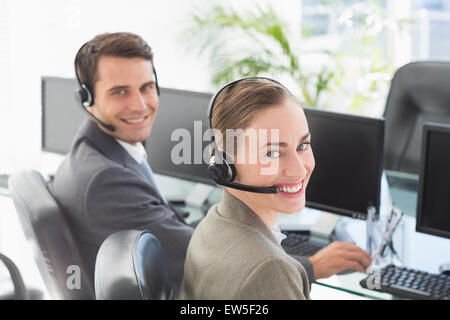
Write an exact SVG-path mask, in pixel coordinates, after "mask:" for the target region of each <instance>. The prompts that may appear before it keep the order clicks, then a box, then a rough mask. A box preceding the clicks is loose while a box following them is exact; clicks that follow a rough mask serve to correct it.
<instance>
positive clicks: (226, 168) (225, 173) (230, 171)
mask: <svg viewBox="0 0 450 320" xmlns="http://www.w3.org/2000/svg"><path fill="white" fill-rule="evenodd" d="M219 154H220V157H221V158H222V163H217V162H216V156H217V153H216V154H215V155H213V156H212V157H211V159H210V161H209V166H208V172H209V175H210V177H211V178H213V179H214V180H224V181H227V182H232V181H233V180H234V179H235V178H236V167H235V165H234V164H233V163H231V162H229V161H227V159H226V157H225V155H224V154H223V153H222V152H219Z"/></svg>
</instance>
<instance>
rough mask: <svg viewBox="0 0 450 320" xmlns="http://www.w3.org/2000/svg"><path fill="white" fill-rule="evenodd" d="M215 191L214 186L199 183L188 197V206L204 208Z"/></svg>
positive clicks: (186, 200)
mask: <svg viewBox="0 0 450 320" xmlns="http://www.w3.org/2000/svg"><path fill="white" fill-rule="evenodd" d="M213 190H214V186H210V185H206V184H203V183H197V184H196V185H195V187H194V189H193V190H192V191H191V192H190V193H189V194H188V195H187V197H186V199H185V203H186V205H187V206H189V207H193V208H202V206H203V204H204V203H205V201H206V200H207V199H208V197H209V195H210V194H211V192H212V191H213Z"/></svg>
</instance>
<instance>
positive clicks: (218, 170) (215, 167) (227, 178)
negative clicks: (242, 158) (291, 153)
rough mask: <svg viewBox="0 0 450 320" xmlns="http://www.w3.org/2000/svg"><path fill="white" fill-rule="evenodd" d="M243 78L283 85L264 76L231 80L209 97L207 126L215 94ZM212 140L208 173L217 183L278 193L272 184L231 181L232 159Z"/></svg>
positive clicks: (258, 191)
mask: <svg viewBox="0 0 450 320" xmlns="http://www.w3.org/2000/svg"><path fill="white" fill-rule="evenodd" d="M245 79H265V80H269V81H272V82H275V83H277V84H280V85H281V86H283V85H282V84H281V83H279V82H278V81H275V80H273V79H270V78H265V77H249V78H242V79H238V80H235V81H232V82H230V83H228V84H226V85H225V86H223V87H222V88H221V89H219V91H217V92H216V94H215V95H214V96H213V97H212V98H211V101H210V103H209V106H208V114H207V116H208V119H209V127H210V128H211V129H212V112H213V110H214V103H215V101H216V98H217V96H218V95H219V94H220V92H222V91H223V90H224V89H225V88H227V87H229V86H231V85H234V84H235V83H237V82H239V81H242V80H245ZM283 87H284V86H283ZM286 90H287V89H286ZM212 140H213V152H214V155H213V156H212V157H211V159H210V162H209V166H208V174H209V176H210V177H211V178H212V179H213V180H214V181H215V182H216V183H217V184H219V185H222V186H225V187H229V188H233V189H238V190H242V191H247V192H254V193H264V194H275V193H278V188H277V187H274V186H272V187H257V186H249V185H244V184H240V183H236V182H233V180H234V179H235V178H236V167H235V165H234V164H233V163H232V161H230V159H227V157H226V155H225V154H224V153H223V152H221V151H220V150H218V148H217V146H215V144H216V143H215V139H214V136H213V137H212ZM216 157H220V158H221V162H222V163H219V162H217V161H216Z"/></svg>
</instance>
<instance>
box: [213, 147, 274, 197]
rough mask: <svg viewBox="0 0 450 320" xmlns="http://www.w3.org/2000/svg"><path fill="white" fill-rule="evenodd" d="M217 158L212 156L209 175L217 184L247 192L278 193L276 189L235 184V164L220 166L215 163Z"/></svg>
mask: <svg viewBox="0 0 450 320" xmlns="http://www.w3.org/2000/svg"><path fill="white" fill-rule="evenodd" d="M215 157H216V156H212V157H211V159H210V165H209V167H208V173H209V176H210V177H211V178H213V180H214V181H215V182H216V183H217V184H219V185H222V186H225V187H230V188H233V189H238V190H243V191H247V192H255V193H266V194H270V193H278V189H277V188H276V187H257V186H249V185H245V184H240V183H236V182H233V180H234V178H235V177H236V168H235V167H234V164H231V163H228V162H226V161H224V163H223V164H218V163H216V162H215Z"/></svg>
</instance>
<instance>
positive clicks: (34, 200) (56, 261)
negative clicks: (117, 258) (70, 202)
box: [8, 171, 95, 300]
mask: <svg viewBox="0 0 450 320" xmlns="http://www.w3.org/2000/svg"><path fill="white" fill-rule="evenodd" d="M8 184H9V190H10V192H11V197H12V199H13V202H14V205H15V207H16V210H17V213H18V216H19V220H20V223H21V225H22V229H23V231H24V233H25V236H26V237H27V239H29V240H31V242H32V245H33V247H34V252H35V260H36V263H37V266H38V268H39V271H40V273H41V275H42V278H43V280H44V283H45V284H46V287H47V289H48V292H49V294H50V295H51V296H52V298H54V299H69V300H75V299H77V300H78V299H94V298H95V295H94V290H93V285H92V284H93V279H92V277H89V275H88V273H87V272H86V271H85V268H84V267H83V263H82V260H81V258H80V254H79V251H78V248H77V245H76V243H75V241H74V238H73V236H72V233H71V230H70V228H69V226H68V224H67V222H66V220H65V218H64V215H63V213H62V211H61V210H60V208H59V207H58V204H57V203H56V201H55V199H54V198H53V196H52V195H51V194H50V192H49V191H48V189H47V183H46V182H45V181H44V179H43V178H42V176H41V174H39V173H38V172H36V171H21V172H18V173H16V174H13V175H11V177H10V179H9V181H8Z"/></svg>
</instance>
